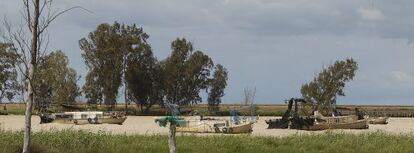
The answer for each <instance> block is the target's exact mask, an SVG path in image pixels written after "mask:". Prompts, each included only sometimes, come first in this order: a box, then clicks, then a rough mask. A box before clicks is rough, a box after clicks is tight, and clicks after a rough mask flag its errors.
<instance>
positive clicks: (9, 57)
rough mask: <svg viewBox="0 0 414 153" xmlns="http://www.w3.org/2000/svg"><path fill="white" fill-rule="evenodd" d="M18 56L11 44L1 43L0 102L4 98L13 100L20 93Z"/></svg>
mask: <svg viewBox="0 0 414 153" xmlns="http://www.w3.org/2000/svg"><path fill="white" fill-rule="evenodd" d="M17 64H18V55H17V54H16V52H15V51H13V47H12V46H11V45H10V44H6V43H0V102H2V100H3V98H7V99H8V100H9V101H10V100H12V99H13V98H14V97H15V95H17V94H18V93H19V89H20V87H21V86H20V84H19V82H18V81H17V77H18V73H17V69H16V68H17Z"/></svg>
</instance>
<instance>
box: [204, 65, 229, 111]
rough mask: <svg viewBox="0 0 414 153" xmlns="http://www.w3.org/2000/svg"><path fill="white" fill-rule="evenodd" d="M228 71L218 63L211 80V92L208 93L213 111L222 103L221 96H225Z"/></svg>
mask: <svg viewBox="0 0 414 153" xmlns="http://www.w3.org/2000/svg"><path fill="white" fill-rule="evenodd" d="M227 75H228V71H227V69H226V68H224V67H223V66H222V65H220V64H217V65H216V67H215V71H214V74H213V78H212V79H211V80H210V82H209V85H210V92H209V93H208V106H209V109H210V110H211V111H217V110H218V106H219V104H220V103H221V98H222V97H223V96H224V89H225V88H226V86H227V79H228V78H227Z"/></svg>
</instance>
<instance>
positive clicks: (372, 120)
mask: <svg viewBox="0 0 414 153" xmlns="http://www.w3.org/2000/svg"><path fill="white" fill-rule="evenodd" d="M367 119H368V123H369V124H388V122H387V120H388V117H368V118H367Z"/></svg>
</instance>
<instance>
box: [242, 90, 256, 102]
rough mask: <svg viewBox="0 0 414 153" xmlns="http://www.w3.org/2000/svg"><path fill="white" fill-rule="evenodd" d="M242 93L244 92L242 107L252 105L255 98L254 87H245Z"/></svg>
mask: <svg viewBox="0 0 414 153" xmlns="http://www.w3.org/2000/svg"><path fill="white" fill-rule="evenodd" d="M243 92H244V99H243V103H244V105H245V106H249V105H253V103H254V97H255V96H256V87H255V88H253V89H251V88H249V87H246V88H244V89H243Z"/></svg>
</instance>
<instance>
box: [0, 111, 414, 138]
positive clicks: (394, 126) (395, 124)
mask: <svg viewBox="0 0 414 153" xmlns="http://www.w3.org/2000/svg"><path fill="white" fill-rule="evenodd" d="M154 118H155V116H129V117H128V118H127V120H126V121H125V122H124V124H123V125H116V124H87V125H73V124H57V123H48V124H39V122H40V119H39V117H38V116H33V117H32V128H33V131H34V132H39V131H50V130H62V129H73V130H88V131H92V132H106V133H111V134H147V135H153V134H167V133H168V128H162V127H159V126H158V125H157V124H156V123H155V122H154ZM269 118H275V117H260V119H259V121H258V122H257V123H256V124H255V125H254V128H253V133H252V135H254V136H289V135H302V134H314V133H323V132H324V131H303V130H291V129H267V124H266V123H265V120H266V119H269ZM388 122H389V123H388V124H387V125H372V124H371V125H369V129H366V130H332V131H334V132H346V133H365V132H375V131H384V132H387V133H391V134H413V135H414V118H390V119H389V120H388ZM23 127H24V116H22V115H0V129H3V130H12V131H19V130H23ZM200 135H205V134H200ZM209 135H211V134H209Z"/></svg>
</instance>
